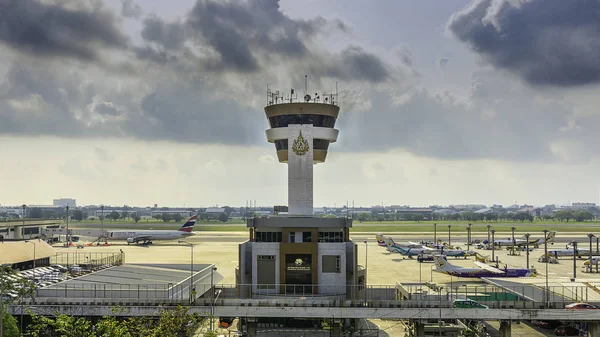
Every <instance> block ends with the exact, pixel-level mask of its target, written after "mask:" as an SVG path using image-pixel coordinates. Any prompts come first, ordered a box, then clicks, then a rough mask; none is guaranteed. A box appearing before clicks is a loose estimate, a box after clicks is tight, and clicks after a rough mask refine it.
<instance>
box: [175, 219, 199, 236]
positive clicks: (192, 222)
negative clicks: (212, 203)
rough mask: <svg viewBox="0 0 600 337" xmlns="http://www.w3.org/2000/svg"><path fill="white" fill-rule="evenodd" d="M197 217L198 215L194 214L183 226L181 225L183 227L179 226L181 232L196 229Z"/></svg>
mask: <svg viewBox="0 0 600 337" xmlns="http://www.w3.org/2000/svg"><path fill="white" fill-rule="evenodd" d="M196 219H198V216H197V215H194V216H193V217H191V218H189V219H188V221H186V222H185V223H184V224H183V226H181V228H179V229H178V230H179V231H181V232H188V233H189V232H191V231H192V229H194V225H195V224H196Z"/></svg>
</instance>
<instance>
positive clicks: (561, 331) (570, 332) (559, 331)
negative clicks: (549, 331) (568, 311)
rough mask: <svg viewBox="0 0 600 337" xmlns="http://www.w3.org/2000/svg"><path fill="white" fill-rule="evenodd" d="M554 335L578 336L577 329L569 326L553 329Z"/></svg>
mask: <svg viewBox="0 0 600 337" xmlns="http://www.w3.org/2000/svg"><path fill="white" fill-rule="evenodd" d="M554 334H555V335H557V336H579V329H576V328H574V327H572V326H570V325H561V326H559V327H558V328H556V329H554Z"/></svg>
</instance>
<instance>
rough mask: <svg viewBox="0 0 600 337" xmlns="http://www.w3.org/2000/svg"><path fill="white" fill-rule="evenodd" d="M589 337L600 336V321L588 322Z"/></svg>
mask: <svg viewBox="0 0 600 337" xmlns="http://www.w3.org/2000/svg"><path fill="white" fill-rule="evenodd" d="M588 337H600V322H589V323H588Z"/></svg>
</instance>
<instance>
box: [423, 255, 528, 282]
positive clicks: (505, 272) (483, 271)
mask: <svg viewBox="0 0 600 337" xmlns="http://www.w3.org/2000/svg"><path fill="white" fill-rule="evenodd" d="M433 259H434V263H435V271H436V272H438V273H442V274H447V275H451V276H457V277H477V278H479V277H525V276H535V273H534V272H532V271H531V270H529V269H512V268H507V267H505V268H504V269H500V268H496V267H492V266H490V265H487V264H485V263H481V262H477V261H475V262H474V263H475V264H476V265H477V266H478V268H464V267H458V266H455V265H452V264H450V263H449V262H448V261H446V260H445V259H444V258H443V257H442V256H439V255H436V256H434V257H433Z"/></svg>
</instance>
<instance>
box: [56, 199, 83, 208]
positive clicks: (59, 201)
mask: <svg viewBox="0 0 600 337" xmlns="http://www.w3.org/2000/svg"><path fill="white" fill-rule="evenodd" d="M52 205H54V206H62V207H65V206H69V208H75V207H77V201H76V200H75V199H71V198H60V199H54V200H53V201H52Z"/></svg>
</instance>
